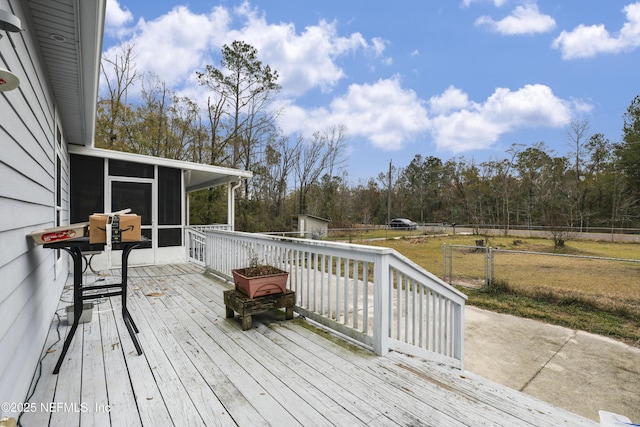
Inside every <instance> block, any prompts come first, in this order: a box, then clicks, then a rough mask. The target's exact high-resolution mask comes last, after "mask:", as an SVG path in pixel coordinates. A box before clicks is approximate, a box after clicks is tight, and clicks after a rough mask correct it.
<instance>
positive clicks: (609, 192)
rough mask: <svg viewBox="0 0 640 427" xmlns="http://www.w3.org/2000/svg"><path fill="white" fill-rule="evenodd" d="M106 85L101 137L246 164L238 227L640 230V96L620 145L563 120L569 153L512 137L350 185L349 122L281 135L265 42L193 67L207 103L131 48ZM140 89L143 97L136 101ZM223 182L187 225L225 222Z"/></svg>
mask: <svg viewBox="0 0 640 427" xmlns="http://www.w3.org/2000/svg"><path fill="white" fill-rule="evenodd" d="M102 71H103V76H104V81H105V83H106V88H107V90H106V93H105V94H104V95H101V96H100V98H99V101H98V121H97V129H96V146H97V147H101V148H108V149H114V150H120V151H126V152H134V153H139V154H146V155H152V156H157V157H166V158H171V159H177V160H185V161H191V162H197V163H204V164H210V165H218V166H226V167H233V168H240V169H245V170H251V171H252V172H253V174H254V176H253V178H252V179H250V180H247V181H245V182H243V183H242V186H241V187H240V188H239V189H238V190H237V191H238V193H237V198H236V202H237V203H238V207H237V209H236V212H237V213H238V218H236V227H237V229H239V230H245V231H287V230H288V229H289V227H290V225H289V223H290V217H291V215H294V214H300V213H306V214H311V215H316V216H319V217H323V218H327V219H330V220H331V227H334V228H343V227H351V226H353V225H354V224H372V225H375V224H385V223H386V222H387V221H388V219H389V218H390V217H408V218H411V219H413V220H414V221H418V222H430V223H434V222H446V223H458V224H462V223H464V224H471V225H475V226H478V227H480V226H487V225H488V226H496V227H504V228H505V229H508V228H509V227H511V226H516V225H518V226H547V227H574V228H575V227H579V228H580V227H581V228H583V229H584V228H587V227H615V228H619V227H620V228H625V227H633V228H636V227H639V226H640V203H639V200H638V190H639V189H640V168H639V167H638V165H639V164H640V96H636V97H635V98H634V99H633V101H632V102H631V104H630V106H629V107H628V108H627V110H626V112H625V114H624V115H623V117H622V121H623V123H622V140H621V141H619V142H613V141H610V140H609V139H607V138H606V137H605V136H604V135H603V134H601V133H591V129H590V125H589V122H588V120H574V121H572V122H571V123H569V125H568V126H567V129H566V135H565V142H566V147H567V152H566V153H556V152H555V151H554V150H552V149H550V148H549V147H548V146H547V144H546V143H545V142H542V141H540V142H535V143H533V144H530V145H524V144H513V145H511V147H510V148H509V149H508V150H507V151H506V153H505V158H503V159H501V160H490V161H484V162H480V163H476V162H475V161H474V160H472V159H471V160H469V159H466V158H465V157H463V156H461V157H457V158H453V159H449V160H446V161H443V160H441V159H440V158H438V157H435V156H432V155H428V154H424V155H423V154H416V155H415V157H414V158H413V160H412V161H411V162H410V163H409V164H408V165H404V166H397V165H396V166H394V165H380V168H381V171H380V173H379V174H378V175H377V176H373V177H370V178H369V179H366V180H360V181H359V182H358V183H355V184H354V183H350V181H349V176H348V172H347V171H346V167H345V165H346V160H347V157H346V151H347V147H348V142H349V141H348V124H343V123H336V124H335V125H333V126H330V127H328V128H325V129H318V130H316V131H315V132H313V133H312V134H310V135H305V134H302V133H299V134H297V135H293V136H285V135H283V133H282V131H281V130H280V129H279V128H278V126H277V119H278V115H279V114H280V112H279V111H278V110H276V109H274V108H273V100H274V95H276V94H277V92H278V91H279V90H280V89H281V87H280V85H279V83H278V73H277V71H276V70H272V69H271V68H270V67H269V66H268V65H264V64H262V63H261V62H260V61H259V60H258V52H257V50H256V49H255V48H254V47H252V46H250V45H249V44H247V43H244V42H242V41H235V42H233V43H232V44H231V45H225V46H223V48H222V50H221V59H220V62H219V64H217V66H214V65H209V66H207V67H206V68H205V69H204V70H202V71H200V72H197V73H196V78H197V80H198V82H199V83H200V85H201V87H202V88H203V90H205V91H206V93H207V103H206V104H207V105H206V107H204V108H202V107H200V106H199V105H198V103H197V102H196V101H195V100H193V99H190V98H188V97H179V96H176V95H175V94H174V93H173V92H172V91H171V90H170V89H169V88H168V87H167V85H166V83H165V82H163V81H162V80H161V79H160V78H159V77H158V76H154V75H150V74H147V75H141V74H139V73H138V71H137V70H136V69H135V51H134V46H125V47H123V48H122V50H121V51H120V52H119V53H118V55H116V57H112V58H103V60H102ZM134 85H138V86H139V87H141V91H140V95H139V96H137V97H136V99H135V100H130V99H129V97H130V91H131V88H132V87H133V86H134ZM225 204H226V193H225V189H223V188H211V189H207V190H201V191H198V192H195V193H192V194H191V195H190V206H191V213H190V214H191V218H190V222H191V224H212V223H219V222H226V221H227V218H226V217H225V216H226V212H227V211H226V205H225Z"/></svg>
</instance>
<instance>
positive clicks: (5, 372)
mask: <svg viewBox="0 0 640 427" xmlns="http://www.w3.org/2000/svg"><path fill="white" fill-rule="evenodd" d="M24 7H25V5H24V2H21V1H17V0H0V8H2V9H4V10H6V11H10V12H11V13H13V14H14V15H16V16H17V17H18V18H20V20H21V22H22V27H23V28H25V29H26V31H22V32H19V33H10V32H3V37H2V38H0V66H1V67H4V68H6V69H8V70H10V71H11V72H13V73H14V74H16V75H17V76H19V78H20V83H21V84H20V87H19V88H18V89H15V90H13V91H9V92H1V93H0V147H1V150H0V242H2V244H0V277H1V278H2V280H1V281H0V402H22V401H24V400H25V398H26V397H27V394H28V391H29V387H30V383H31V379H32V376H33V372H35V371H36V367H37V364H38V361H39V358H40V355H41V353H42V349H43V345H44V342H45V339H46V336H47V333H48V331H49V327H50V324H51V320H52V318H53V316H54V314H55V311H56V308H57V305H58V301H59V298H60V294H61V292H62V288H63V286H64V284H65V282H66V279H67V276H68V273H69V270H68V262H67V256H66V255H65V253H64V252H62V254H61V256H60V257H58V254H57V253H56V251H52V250H49V249H44V248H43V247H42V246H37V245H35V244H34V243H33V241H32V240H31V239H30V238H29V237H27V235H28V234H29V233H30V232H32V231H33V230H37V229H41V228H46V227H53V226H55V225H56V215H57V214H56V187H57V186H56V158H57V156H58V155H59V156H60V159H61V171H60V172H61V180H62V181H61V183H62V184H61V208H62V209H61V211H60V223H61V224H68V220H69V191H68V190H69V180H68V176H69V155H68V153H67V152H66V144H65V143H64V142H63V143H62V144H58V142H57V141H56V111H55V101H54V99H53V95H52V92H51V89H50V87H49V85H48V82H47V80H46V77H45V76H46V74H45V70H44V66H43V64H42V62H41V56H40V53H39V51H38V48H37V40H35V39H34V37H35V32H34V31H33V29H32V28H31V27H30V21H29V18H28V16H27V11H26V10H25V9H24ZM61 131H62V135H64V129H61ZM3 415H5V416H15V414H3Z"/></svg>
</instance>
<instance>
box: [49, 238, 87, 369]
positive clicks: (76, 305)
mask: <svg viewBox="0 0 640 427" xmlns="http://www.w3.org/2000/svg"><path fill="white" fill-rule="evenodd" d="M63 249H64V250H65V251H67V252H68V253H69V254H71V258H73V325H72V326H71V330H70V331H69V334H68V335H67V338H66V339H65V340H64V344H63V345H62V353H60V357H58V362H57V363H56V366H55V368H54V369H53V373H54V374H56V375H57V374H58V372H60V366H62V362H63V361H64V358H65V356H66V355H67V350H69V346H70V345H71V341H72V340H73V336H74V335H75V333H76V329H78V324H79V323H80V316H82V309H83V307H84V304H83V303H84V301H83V300H82V252H81V251H80V250H79V249H74V250H70V249H66V248H63Z"/></svg>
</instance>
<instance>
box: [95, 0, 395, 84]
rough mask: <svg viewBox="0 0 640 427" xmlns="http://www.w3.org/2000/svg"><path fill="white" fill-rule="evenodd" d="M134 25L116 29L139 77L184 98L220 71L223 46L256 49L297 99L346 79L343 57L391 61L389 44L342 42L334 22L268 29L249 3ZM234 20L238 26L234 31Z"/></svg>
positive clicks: (181, 10)
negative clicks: (209, 68)
mask: <svg viewBox="0 0 640 427" xmlns="http://www.w3.org/2000/svg"><path fill="white" fill-rule="evenodd" d="M109 1H110V3H111V5H112V6H111V7H112V8H115V9H114V10H116V11H117V10H120V8H119V6H118V4H117V2H114V1H113V0H109ZM127 12H128V11H127ZM117 15H118V14H117V13H115V12H114V16H117ZM132 19H133V18H132V17H131V18H128V19H120V20H117V19H114V26H115V25H116V24H117V25H119V27H114V28H116V29H118V34H121V35H127V37H128V38H127V39H123V38H121V44H122V45H125V44H127V45H133V46H134V54H135V56H136V67H137V69H138V71H139V72H141V73H143V74H144V73H146V72H152V73H154V74H156V75H157V76H159V78H160V79H161V80H162V81H166V82H167V84H168V86H169V87H171V88H174V89H176V90H179V91H185V92H193V91H194V89H193V88H189V87H185V86H184V85H188V84H196V82H195V78H194V75H195V71H202V70H204V68H205V66H206V65H207V64H211V65H217V64H218V61H217V58H218V57H219V52H220V49H221V47H222V45H224V44H231V43H232V42H233V41H234V40H243V41H245V42H247V43H249V44H250V45H252V46H254V47H255V48H256V49H257V50H258V55H259V58H260V60H261V61H262V62H263V63H264V64H269V65H270V66H271V68H272V69H275V70H277V71H278V74H279V76H280V79H279V81H278V82H279V83H280V85H281V86H282V87H283V95H285V96H299V95H301V94H304V93H305V92H307V91H309V90H310V89H313V88H320V89H321V90H323V91H325V92H328V91H330V90H332V88H333V87H335V85H336V84H337V83H338V82H339V81H340V80H341V79H343V78H345V77H346V73H345V71H344V70H343V69H342V68H341V67H340V65H339V64H338V60H339V58H341V57H342V56H344V55H348V54H353V53H356V52H361V53H367V54H369V55H371V57H373V58H377V60H378V61H380V62H381V63H387V64H388V63H389V61H390V59H389V58H384V57H383V53H384V50H385V42H384V41H383V40H381V39H378V38H376V39H372V40H370V41H368V40H366V39H365V38H364V37H363V36H362V35H361V34H360V33H353V34H350V35H347V36H342V35H339V34H338V30H337V25H336V23H335V22H327V21H324V20H320V21H319V22H318V23H317V24H316V25H310V26H308V27H306V28H305V29H304V30H303V31H302V32H301V33H299V32H297V31H296V28H295V26H294V24H292V23H278V24H271V23H268V22H267V20H266V18H265V16H264V14H261V13H259V12H258V11H257V10H256V9H252V8H251V6H250V5H249V3H247V2H244V3H242V5H241V6H239V7H237V8H235V9H233V10H230V9H228V8H225V7H221V6H219V7H216V8H214V9H213V11H212V12H211V13H210V14H208V15H206V14H196V13H193V12H191V11H190V10H189V9H188V8H187V7H185V6H178V7H175V8H174V9H173V10H171V11H170V12H168V13H166V14H164V15H162V16H160V17H158V18H156V19H154V20H152V21H145V20H144V19H140V20H139V21H138V22H137V23H136V24H135V26H129V27H128V26H127V24H128V23H129V22H130V21H131V20H132ZM235 20H237V21H239V22H240V24H239V25H237V24H236V25H234V28H232V27H231V22H232V21H235ZM194 28H197V29H198V30H197V31H194ZM119 49H120V48H119V47H118V46H114V47H112V48H110V49H109V50H108V51H107V52H105V56H107V57H109V56H111V57H113V56H114V55H115V54H116V53H117V52H118V51H119Z"/></svg>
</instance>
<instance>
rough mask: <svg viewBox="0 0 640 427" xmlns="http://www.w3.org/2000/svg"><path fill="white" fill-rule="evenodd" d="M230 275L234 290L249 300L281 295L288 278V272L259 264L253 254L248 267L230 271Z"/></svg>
mask: <svg viewBox="0 0 640 427" xmlns="http://www.w3.org/2000/svg"><path fill="white" fill-rule="evenodd" d="M231 273H232V274H233V283H235V285H236V289H238V290H239V291H241V292H243V293H244V294H246V295H248V296H249V298H255V297H261V296H265V295H273V294H281V293H283V292H284V291H285V290H286V288H287V279H288V278H289V272H287V271H284V270H281V269H279V268H277V267H275V266H273V265H269V264H263V263H261V262H259V261H258V257H257V256H256V255H255V254H253V255H252V256H251V258H250V260H249V266H248V267H245V268H237V269H235V270H231Z"/></svg>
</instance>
